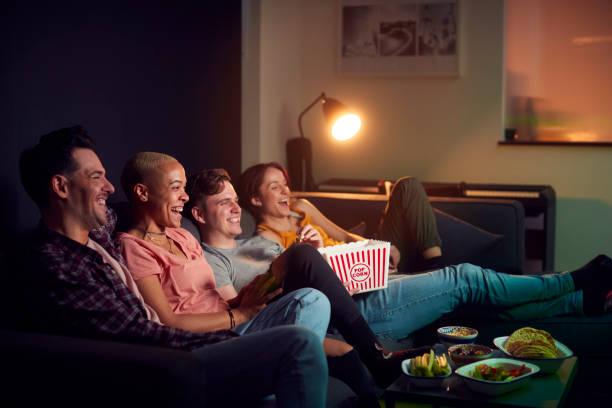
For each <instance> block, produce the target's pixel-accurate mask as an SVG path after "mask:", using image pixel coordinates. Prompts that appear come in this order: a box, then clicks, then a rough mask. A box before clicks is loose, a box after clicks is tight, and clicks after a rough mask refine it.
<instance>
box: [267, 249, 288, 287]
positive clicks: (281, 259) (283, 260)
mask: <svg viewBox="0 0 612 408" xmlns="http://www.w3.org/2000/svg"><path fill="white" fill-rule="evenodd" d="M270 271H271V272H272V274H273V275H274V277H275V278H276V281H277V282H282V281H283V280H284V279H285V274H286V273H287V253H286V252H283V253H282V254H280V255H279V256H278V257H276V259H275V260H274V261H273V262H272V263H271V264H270Z"/></svg>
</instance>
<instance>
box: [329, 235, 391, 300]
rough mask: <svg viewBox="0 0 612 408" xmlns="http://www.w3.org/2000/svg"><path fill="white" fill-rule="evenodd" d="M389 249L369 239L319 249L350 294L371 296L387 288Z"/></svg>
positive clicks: (381, 243)
mask: <svg viewBox="0 0 612 408" xmlns="http://www.w3.org/2000/svg"><path fill="white" fill-rule="evenodd" d="M390 246H391V244H390V243H389V242H385V241H377V240H373V239H368V240H365V241H357V242H350V243H348V244H342V245H333V246H328V247H325V248H319V252H320V253H321V255H323V258H325V260H326V261H327V262H328V263H329V265H330V266H331V268H332V269H333V270H334V272H336V275H338V278H340V280H341V281H342V282H343V283H344V284H345V286H347V288H348V289H349V290H350V289H353V288H357V289H359V292H370V291H373V290H378V289H383V288H386V287H387V279H388V275H389V248H390Z"/></svg>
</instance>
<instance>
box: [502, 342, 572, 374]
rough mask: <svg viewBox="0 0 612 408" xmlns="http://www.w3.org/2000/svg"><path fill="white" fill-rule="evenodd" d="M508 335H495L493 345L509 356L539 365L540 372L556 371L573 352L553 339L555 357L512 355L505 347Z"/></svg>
mask: <svg viewBox="0 0 612 408" xmlns="http://www.w3.org/2000/svg"><path fill="white" fill-rule="evenodd" d="M508 337H509V336H502V337H496V338H495V339H493V344H495V347H497V348H498V349H500V350H501V351H502V353H504V354H505V355H506V356H508V357H509V358H513V359H519V360H520V361H525V362H528V363H531V364H535V365H537V366H538V367H540V373H541V374H552V373H554V372H556V371H557V370H558V369H559V368H560V367H561V364H563V361H565V360H566V359H568V358H570V357H572V356H573V355H574V352H573V351H572V350H570V349H569V348H568V347H567V346H566V345H564V344H563V343H561V342H559V341H557V340H556V339H555V344H556V345H557V355H558V357H557V358H524V357H514V356H513V355H512V354H510V353H509V352H508V351H507V350H506V347H505V344H506V340H508Z"/></svg>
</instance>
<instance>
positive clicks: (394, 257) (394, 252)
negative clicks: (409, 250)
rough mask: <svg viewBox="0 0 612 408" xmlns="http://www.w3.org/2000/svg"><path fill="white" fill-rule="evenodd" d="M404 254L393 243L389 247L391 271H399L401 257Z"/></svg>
mask: <svg viewBox="0 0 612 408" xmlns="http://www.w3.org/2000/svg"><path fill="white" fill-rule="evenodd" d="M401 257H402V254H400V251H399V249H397V247H396V246H395V245H391V248H390V249H389V271H395V272H397V267H398V265H399V263H400V258H401Z"/></svg>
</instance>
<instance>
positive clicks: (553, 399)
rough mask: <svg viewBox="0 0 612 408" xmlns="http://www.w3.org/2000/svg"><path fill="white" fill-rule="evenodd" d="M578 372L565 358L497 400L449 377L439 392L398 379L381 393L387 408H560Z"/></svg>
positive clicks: (574, 362) (572, 360) (575, 363)
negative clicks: (400, 404)
mask: <svg viewBox="0 0 612 408" xmlns="http://www.w3.org/2000/svg"><path fill="white" fill-rule="evenodd" d="M577 369H578V359H577V357H571V358H568V359H567V360H566V361H565V362H564V363H563V365H562V366H561V368H559V370H558V371H557V372H556V373H554V374H547V375H535V376H533V377H532V378H531V380H530V381H529V382H528V383H527V384H525V385H524V386H523V387H521V388H519V389H517V390H515V391H511V392H509V393H507V394H503V395H500V396H497V397H490V396H487V395H485V394H479V393H476V392H473V391H471V390H470V389H469V388H467V386H466V385H465V384H464V382H463V380H462V379H461V377H459V376H457V375H456V374H453V375H451V376H450V377H448V378H447V379H446V380H444V383H443V385H442V387H440V388H418V387H415V386H413V385H412V384H410V380H409V379H408V376H406V375H402V376H401V377H400V378H398V379H397V380H396V381H395V382H394V383H393V384H391V385H390V386H389V387H388V388H387V389H386V391H385V393H384V395H383V398H384V400H385V404H386V407H387V408H394V407H395V402H396V401H406V402H418V403H428V404H432V405H433V406H434V407H438V406H440V405H445V406H455V407H470V408H473V407H545V408H549V407H550V408H557V407H561V406H562V405H563V403H564V402H565V398H566V397H567V393H568V391H569V389H570V387H571V386H572V382H573V380H574V375H575V374H576V371H577Z"/></svg>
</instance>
